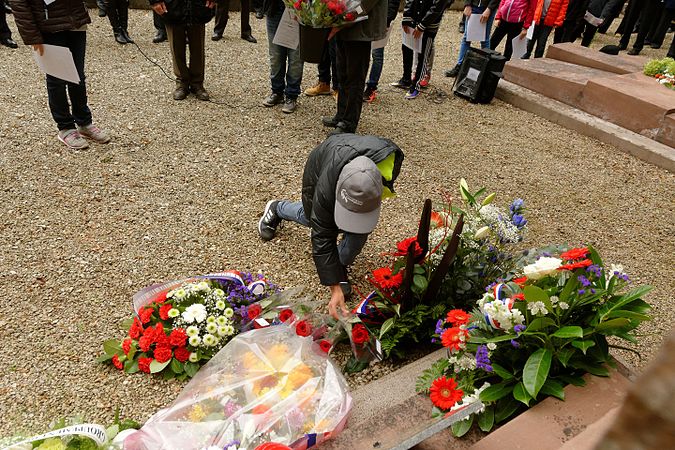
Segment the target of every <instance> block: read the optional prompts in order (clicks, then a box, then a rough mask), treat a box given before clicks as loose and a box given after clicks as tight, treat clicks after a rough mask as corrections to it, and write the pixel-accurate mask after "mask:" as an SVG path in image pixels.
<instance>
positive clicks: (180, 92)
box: [173, 86, 188, 100]
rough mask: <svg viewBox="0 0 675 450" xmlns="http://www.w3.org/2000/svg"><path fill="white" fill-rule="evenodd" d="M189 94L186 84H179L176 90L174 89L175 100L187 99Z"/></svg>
mask: <svg viewBox="0 0 675 450" xmlns="http://www.w3.org/2000/svg"><path fill="white" fill-rule="evenodd" d="M187 96H188V90H187V88H186V87H185V86H178V87H176V90H175V91H173V99H174V100H185V97H187Z"/></svg>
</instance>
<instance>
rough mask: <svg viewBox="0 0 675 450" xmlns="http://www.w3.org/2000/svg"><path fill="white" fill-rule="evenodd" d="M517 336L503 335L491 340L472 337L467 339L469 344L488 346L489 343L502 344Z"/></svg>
mask: <svg viewBox="0 0 675 450" xmlns="http://www.w3.org/2000/svg"><path fill="white" fill-rule="evenodd" d="M516 337H517V336H516V335H514V334H505V335H501V336H496V337H492V338H484V337H480V336H472V337H471V338H469V342H470V343H471V344H488V343H490V342H495V343H496V342H504V341H510V340H511V339H515V338H516Z"/></svg>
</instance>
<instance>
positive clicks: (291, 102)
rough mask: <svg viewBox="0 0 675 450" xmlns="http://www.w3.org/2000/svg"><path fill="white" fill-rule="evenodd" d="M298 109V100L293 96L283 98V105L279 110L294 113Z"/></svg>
mask: <svg viewBox="0 0 675 450" xmlns="http://www.w3.org/2000/svg"><path fill="white" fill-rule="evenodd" d="M296 109H298V101H297V100H296V99H294V98H287V99H286V100H284V106H282V107H281V112H283V113H286V114H291V113H294V112H295V110H296Z"/></svg>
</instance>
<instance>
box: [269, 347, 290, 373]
mask: <svg viewBox="0 0 675 450" xmlns="http://www.w3.org/2000/svg"><path fill="white" fill-rule="evenodd" d="M266 353H267V357H268V358H269V360H270V362H271V363H272V365H273V366H274V367H275V368H276V369H280V368H281V367H283V365H284V364H285V363H286V361H288V358H289V354H288V346H287V345H286V344H274V345H273V346H272V347H270V349H269V350H268V351H267V352H266Z"/></svg>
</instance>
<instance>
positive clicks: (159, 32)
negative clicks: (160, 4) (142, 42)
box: [152, 11, 168, 44]
mask: <svg viewBox="0 0 675 450" xmlns="http://www.w3.org/2000/svg"><path fill="white" fill-rule="evenodd" d="M152 25H153V27H155V36H154V37H153V38H152V43H153V44H159V43H161V42H164V41H166V40H167V39H168V38H167V36H166V27H165V26H164V22H163V21H162V16H160V15H159V14H157V13H156V12H155V11H152Z"/></svg>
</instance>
